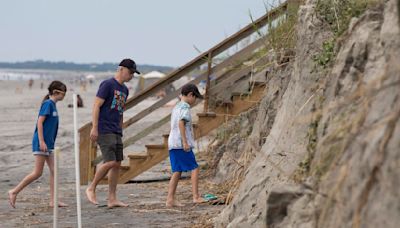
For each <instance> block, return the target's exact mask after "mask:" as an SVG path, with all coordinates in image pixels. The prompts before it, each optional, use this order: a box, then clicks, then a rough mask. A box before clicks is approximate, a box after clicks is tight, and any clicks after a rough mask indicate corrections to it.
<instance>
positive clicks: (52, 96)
mask: <svg viewBox="0 0 400 228" xmlns="http://www.w3.org/2000/svg"><path fill="white" fill-rule="evenodd" d="M48 90H49V94H48V95H46V96H45V97H44V99H43V102H42V105H41V106H40V110H39V115H38V120H37V124H36V129H35V132H34V134H33V139H32V151H33V155H35V168H34V170H33V171H32V173H30V174H29V175H27V176H26V177H25V178H24V179H23V180H22V181H21V182H20V183H19V184H18V185H17V186H16V187H15V188H13V189H11V190H10V191H8V197H9V202H10V205H11V206H12V207H13V208H15V202H16V200H17V195H18V193H19V192H21V191H22V190H23V189H24V188H25V187H26V186H27V185H29V184H30V183H32V182H33V181H34V180H36V179H38V178H39V177H40V176H41V175H42V172H43V167H44V163H45V162H46V163H47V165H48V167H49V169H50V206H51V207H53V205H54V204H53V198H54V197H53V195H54V155H53V150H54V143H55V141H56V137H57V131H58V112H57V107H56V103H57V102H58V101H62V100H63V99H64V97H65V93H66V92H67V87H66V86H65V85H64V84H63V83H62V82H60V81H53V82H52V83H51V84H50V85H49V88H48ZM58 206H59V207H65V206H67V205H66V204H65V203H63V202H58Z"/></svg>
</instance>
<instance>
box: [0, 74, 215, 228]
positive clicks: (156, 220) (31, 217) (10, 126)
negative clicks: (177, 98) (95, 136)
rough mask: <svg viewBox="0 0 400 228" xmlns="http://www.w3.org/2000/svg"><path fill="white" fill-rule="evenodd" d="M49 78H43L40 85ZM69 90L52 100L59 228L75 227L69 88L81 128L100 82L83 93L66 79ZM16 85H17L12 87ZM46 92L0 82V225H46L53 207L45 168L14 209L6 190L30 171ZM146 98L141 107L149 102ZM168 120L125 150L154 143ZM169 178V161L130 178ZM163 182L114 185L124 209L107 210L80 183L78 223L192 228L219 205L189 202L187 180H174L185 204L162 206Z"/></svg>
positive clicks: (102, 194)
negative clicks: (76, 98) (56, 118)
mask: <svg viewBox="0 0 400 228" xmlns="http://www.w3.org/2000/svg"><path fill="white" fill-rule="evenodd" d="M49 83H50V81H45V82H44V86H45V88H46V87H47V86H48V84H49ZM66 84H67V86H68V93H67V96H66V98H65V99H64V101H61V102H59V103H57V108H58V111H59V115H60V127H59V131H58V137H57V142H56V145H57V146H59V147H60V148H61V150H62V152H61V153H62V154H61V158H60V193H59V194H60V199H61V200H63V202H65V203H68V204H69V205H70V206H69V207H67V208H60V210H59V216H60V226H59V227H76V199H75V170H74V151H73V116H72V109H71V108H68V107H67V106H68V104H70V103H72V91H71V90H74V91H76V92H78V93H79V94H80V95H81V96H82V98H83V101H84V105H85V107H84V108H81V109H79V111H78V116H79V117H78V125H79V126H82V125H83V124H84V123H87V122H88V121H90V119H91V107H92V104H93V98H94V96H95V93H96V90H97V88H98V84H99V82H95V83H94V84H93V85H90V84H88V85H87V90H86V91H82V90H81V89H80V87H79V85H75V84H71V83H68V82H67V83H66ZM16 88H20V89H16ZM46 93H47V91H46V90H45V89H43V90H42V89H40V83H39V82H38V81H35V84H34V85H33V88H32V89H29V88H28V82H27V81H0V106H1V107H0V110H1V114H0V128H1V131H0V153H1V156H0V171H1V172H0V175H1V178H0V189H1V194H0V210H1V213H0V222H1V227H51V226H52V214H53V211H52V208H49V207H48V202H49V185H48V183H49V181H48V179H49V174H48V170H47V168H46V169H45V170H44V173H43V175H42V177H41V178H39V179H38V180H37V181H35V182H34V183H32V184H31V185H29V186H28V187H27V188H25V189H24V190H23V191H22V192H21V193H20V194H19V195H18V198H17V203H16V206H17V208H16V209H12V208H11V207H10V206H9V204H8V195H7V191H8V190H9V189H10V188H12V187H14V186H15V185H16V184H18V182H19V181H20V180H21V179H22V178H23V177H24V176H26V175H27V174H28V173H29V172H31V171H32V169H33V165H34V164H33V161H34V157H33V155H32V152H31V140H32V134H33V131H34V128H35V123H36V119H37V114H38V109H39V107H40V103H41V100H42V98H43V96H44V95H45V94H46ZM154 101H155V100H154V99H148V100H146V101H145V102H144V104H143V106H142V108H141V109H143V107H146V106H148V105H150V104H151V103H153V102H154ZM141 109H135V108H133V109H132V110H129V111H128V112H127V113H126V114H125V118H129V117H131V116H133V115H134V114H135V113H137V112H139V111H140V110H141ZM170 109H171V107H164V108H161V109H159V110H157V111H156V112H154V113H152V114H151V115H150V116H149V117H148V118H147V119H146V120H144V121H140V122H138V123H137V124H135V125H134V126H133V127H132V128H131V129H130V130H129V131H128V133H129V135H133V134H134V133H135V132H139V131H140V130H142V129H144V128H145V127H146V126H149V125H150V124H151V123H153V122H152V121H154V120H157V119H160V118H162V117H164V116H165V115H167V114H168V113H169V112H170ZM168 129H169V126H168V124H166V125H165V126H163V127H162V128H161V129H160V130H159V131H157V132H156V133H152V134H151V135H149V137H146V138H145V139H142V140H140V141H138V142H137V143H136V144H135V145H132V146H130V147H128V148H126V150H125V154H126V153H128V152H130V151H136V152H140V151H143V150H144V145H145V144H146V143H152V144H154V143H157V142H160V143H161V140H162V138H161V137H160V135H162V134H163V133H167V132H168ZM168 177H169V164H168V160H166V161H164V162H162V163H161V164H159V165H157V166H155V167H153V168H152V169H151V170H150V171H149V172H146V173H144V174H143V175H140V176H139V177H137V178H136V179H135V180H149V179H165V178H168ZM204 182H205V180H200V192H201V193H205V192H207V189H203V188H204V186H205V185H204V184H202V183H204ZM167 187H168V181H160V182H153V183H140V184H138V183H135V184H125V185H119V187H118V190H119V191H118V195H119V197H120V199H121V200H122V201H124V202H125V203H128V204H129V205H130V207H128V208H115V209H108V208H107V207H96V206H94V205H92V204H89V202H88V201H87V200H86V197H85V195H84V190H85V186H81V196H82V222H83V227H191V226H192V225H194V224H196V223H198V222H199V221H200V220H202V221H205V218H206V217H213V216H215V215H216V214H217V213H218V212H219V211H220V210H221V209H222V207H223V206H212V205H209V204H203V205H193V204H192V203H191V186H190V180H189V179H185V180H182V181H181V182H180V183H179V186H178V192H177V195H178V199H180V200H181V202H182V203H184V204H185V206H184V207H183V208H173V209H168V208H166V207H165V198H166V194H167ZM107 189H108V188H107V186H99V188H98V201H99V202H100V203H101V204H103V205H105V204H106V196H107Z"/></svg>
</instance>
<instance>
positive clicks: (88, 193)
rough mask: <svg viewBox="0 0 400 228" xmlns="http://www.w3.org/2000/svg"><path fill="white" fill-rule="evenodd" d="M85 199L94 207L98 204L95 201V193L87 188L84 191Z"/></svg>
mask: <svg viewBox="0 0 400 228" xmlns="http://www.w3.org/2000/svg"><path fill="white" fill-rule="evenodd" d="M86 197H87V198H88V200H89V201H90V202H91V203H92V204H95V205H98V204H99V203H98V202H97V200H96V192H94V191H93V190H90V189H89V188H87V189H86Z"/></svg>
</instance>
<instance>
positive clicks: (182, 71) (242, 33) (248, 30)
mask: <svg viewBox="0 0 400 228" xmlns="http://www.w3.org/2000/svg"><path fill="white" fill-rule="evenodd" d="M286 9H287V3H286V2H285V3H283V4H281V5H280V6H278V7H277V8H275V9H273V10H271V11H269V12H268V13H267V14H265V15H264V16H262V17H261V18H259V19H258V20H256V21H255V22H254V23H251V24H249V25H247V26H246V27H244V28H243V29H241V30H239V31H238V32H236V33H235V34H233V35H231V36H230V37H228V38H226V39H225V40H223V41H222V42H220V43H218V44H217V45H215V46H214V47H212V48H211V49H209V50H208V51H205V52H203V53H202V54H201V55H199V56H197V57H196V58H194V59H193V60H192V61H190V62H188V63H187V64H185V65H184V66H182V67H180V68H178V69H176V70H175V71H173V72H172V73H170V74H169V75H168V76H166V77H164V78H162V79H161V80H159V81H158V82H157V83H154V84H153V85H151V86H150V87H148V88H147V89H145V90H143V91H142V92H140V93H138V94H137V95H136V96H134V97H132V98H130V99H128V101H127V103H126V105H125V107H126V109H130V108H132V107H134V106H135V105H136V104H138V103H140V102H141V101H143V100H144V99H146V98H148V97H150V96H152V95H153V94H154V93H156V92H158V91H159V90H160V89H162V88H164V87H165V86H166V85H168V84H170V83H172V82H173V81H175V80H177V79H179V78H181V77H182V76H184V75H186V74H187V73H189V72H190V71H192V70H193V69H195V68H197V67H199V66H200V65H202V64H204V63H206V62H207V59H208V55H209V54H210V53H211V55H212V56H217V55H218V54H220V53H222V52H223V51H225V50H227V49H228V48H230V47H232V46H233V45H235V44H236V43H238V42H239V41H241V40H242V39H244V38H245V37H247V36H249V35H250V34H252V33H254V32H256V31H257V29H258V28H261V27H263V26H264V25H266V24H267V23H268V22H270V21H272V20H274V19H276V18H277V17H278V16H280V15H281V12H282V11H286Z"/></svg>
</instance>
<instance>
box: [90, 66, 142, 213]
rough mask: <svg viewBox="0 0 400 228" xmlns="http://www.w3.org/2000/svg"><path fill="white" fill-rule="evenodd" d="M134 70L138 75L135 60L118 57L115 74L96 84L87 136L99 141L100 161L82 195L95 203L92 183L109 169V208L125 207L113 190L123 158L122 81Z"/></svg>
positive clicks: (125, 92) (124, 92) (124, 96)
mask: <svg viewBox="0 0 400 228" xmlns="http://www.w3.org/2000/svg"><path fill="white" fill-rule="evenodd" d="M134 73H138V74H140V73H139V71H137V69H136V64H135V62H134V61H133V60H131V59H124V60H122V61H121V63H120V64H119V67H118V70H117V72H116V73H115V76H114V77H113V78H110V79H107V80H104V81H103V82H102V83H101V84H100V87H99V90H98V91H97V95H96V98H95V101H94V105H93V115H92V119H93V120H92V124H93V126H92V130H91V132H90V138H91V140H93V141H97V143H98V144H99V146H100V149H101V153H102V156H103V161H104V163H103V164H101V165H100V167H99V168H98V169H97V171H96V174H95V176H94V179H93V181H92V183H91V184H90V185H89V186H88V188H87V189H86V196H87V198H88V200H89V201H90V202H91V203H93V204H98V202H97V199H96V186H97V184H98V183H99V182H100V180H101V179H103V178H104V177H105V176H106V175H107V173H108V172H110V173H109V175H108V177H109V179H108V186H109V190H108V203H107V206H108V207H109V208H113V207H127V206H128V204H125V203H123V202H121V201H119V200H118V199H117V195H116V191H117V183H118V177H119V169H120V166H121V161H122V160H123V157H124V155H123V144H122V139H121V137H122V122H123V112H124V109H125V102H126V100H127V98H128V95H129V90H128V88H127V87H126V86H125V85H124V83H125V82H128V81H130V80H131V79H132V78H133V74H134Z"/></svg>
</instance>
